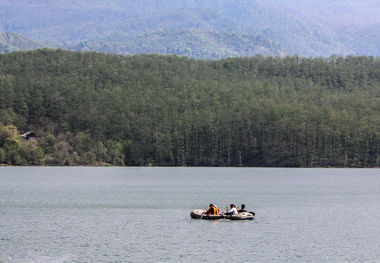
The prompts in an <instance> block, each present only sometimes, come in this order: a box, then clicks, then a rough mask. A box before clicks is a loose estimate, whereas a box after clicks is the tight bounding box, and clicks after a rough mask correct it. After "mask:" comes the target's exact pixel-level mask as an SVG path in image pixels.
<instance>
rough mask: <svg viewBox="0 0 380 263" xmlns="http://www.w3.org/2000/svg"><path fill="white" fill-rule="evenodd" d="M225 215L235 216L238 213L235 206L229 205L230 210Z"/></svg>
mask: <svg viewBox="0 0 380 263" xmlns="http://www.w3.org/2000/svg"><path fill="white" fill-rule="evenodd" d="M224 214H225V215H228V216H231V215H237V214H238V211H237V210H236V206H235V205H234V204H230V210H228V211H227V212H225V213H224Z"/></svg>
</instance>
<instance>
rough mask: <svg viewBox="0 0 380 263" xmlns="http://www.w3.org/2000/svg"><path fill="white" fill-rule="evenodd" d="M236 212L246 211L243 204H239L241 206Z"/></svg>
mask: <svg viewBox="0 0 380 263" xmlns="http://www.w3.org/2000/svg"><path fill="white" fill-rule="evenodd" d="M238 212H239V213H243V212H247V210H245V204H241V208H240V209H239V211H238Z"/></svg>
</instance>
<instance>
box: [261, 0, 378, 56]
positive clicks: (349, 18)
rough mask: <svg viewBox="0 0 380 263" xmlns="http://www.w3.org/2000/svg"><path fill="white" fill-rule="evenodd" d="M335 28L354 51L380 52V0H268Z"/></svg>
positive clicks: (342, 41) (365, 52) (340, 38)
mask: <svg viewBox="0 0 380 263" xmlns="http://www.w3.org/2000/svg"><path fill="white" fill-rule="evenodd" d="M268 1H272V2H276V3H281V4H286V5H287V6H288V7H289V8H291V9H293V10H295V12H297V13H302V14H305V15H307V16H308V17H311V18H312V19H314V20H316V21H319V22H320V23H323V24H325V25H327V26H329V27H330V28H332V29H333V30H334V31H335V32H336V35H337V37H338V38H337V39H338V41H339V42H341V43H344V44H345V46H346V47H347V48H348V49H349V50H351V52H352V53H354V54H360V55H373V56H380V37H379V35H380V34H379V33H380V30H379V28H380V16H379V14H380V0H360V1H347V0H320V1H314V0H268Z"/></svg>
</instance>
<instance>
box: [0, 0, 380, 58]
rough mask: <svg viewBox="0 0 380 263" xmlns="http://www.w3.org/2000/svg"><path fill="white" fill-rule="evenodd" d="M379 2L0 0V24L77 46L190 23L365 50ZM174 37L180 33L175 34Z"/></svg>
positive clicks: (319, 48) (292, 49)
mask: <svg viewBox="0 0 380 263" xmlns="http://www.w3.org/2000/svg"><path fill="white" fill-rule="evenodd" d="M379 3H380V2H379V0H373V1H369V0H363V1H345V0H332V1H327V0H321V1H318V2H317V1H315V0H305V1H301V0H265V1H264V0H234V1H232V0H208V1H203V0H182V1H176V0H144V1H141V0H128V1H123V0H108V1H105V0H91V1H90V0H79V1H73V0H65V1H63V0H34V1H28V0H19V1H10V0H0V29H1V28H2V29H3V31H7V32H17V33H20V34H23V35H25V36H28V37H31V38H33V39H37V40H40V41H49V43H52V45H55V46H66V47H70V46H78V45H82V44H83V42H84V41H87V42H89V43H95V42H98V43H97V44H96V43H95V44H94V45H93V46H100V43H103V44H104V43H106V45H110V42H112V45H113V46H115V48H116V50H121V49H125V48H123V45H124V46H125V45H137V43H134V44H130V41H132V40H133V39H135V40H138V39H140V37H137V36H141V35H143V34H146V33H149V34H153V35H154V34H157V35H160V34H161V32H163V31H173V32H174V31H175V32H182V31H184V30H189V29H190V28H195V29H197V30H200V31H203V32H204V33H203V35H204V34H207V32H219V34H223V32H233V33H237V34H240V33H245V34H249V35H251V36H250V37H253V38H254V37H259V38H266V39H270V40H273V41H274V42H276V43H278V44H279V45H280V46H281V48H282V50H284V52H286V53H287V54H297V55H301V56H330V55H331V54H350V53H361V54H368V55H373V54H377V50H378V47H380V42H379V41H378V39H377V38H376V34H374V33H373V31H371V30H372V28H373V26H374V24H376V21H378V20H379V18H378V16H377V14H378V13H379V11H380V4H379ZM354 26H355V27H354ZM359 26H360V27H359ZM155 31H157V32H155ZM361 34H365V35H367V37H366V39H365V41H369V43H370V45H368V49H367V48H366V43H361V42H360V41H359V42H358V39H360V36H361ZM199 36H200V35H199ZM358 36H359V38H358ZM173 37H174V36H173ZM171 38H172V37H171ZM174 38H176V39H180V35H178V36H176V37H174ZM199 41H201V42H202V41H204V39H200V40H199ZM236 41H237V42H239V39H237V40H236ZM116 42H119V43H122V44H123V45H121V46H118V45H116V44H115V43H116ZM185 42H186V41H184V42H183V43H182V45H185V44H186V43H185ZM163 44H165V45H167V46H170V44H172V43H170V42H168V43H163ZM148 45H149V43H148ZM234 45H239V44H238V43H236V44H234ZM189 48H191V47H189ZM103 49H105V48H103ZM251 49H254V47H251ZM97 50H98V51H101V50H102V49H97ZM116 50H114V51H116ZM147 51H151V52H155V51H154V50H147ZM200 52H202V50H200ZM206 53H209V52H206Z"/></svg>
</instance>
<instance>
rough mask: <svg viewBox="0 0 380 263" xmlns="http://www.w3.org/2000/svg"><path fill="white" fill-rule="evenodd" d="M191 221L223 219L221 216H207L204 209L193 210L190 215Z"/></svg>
mask: <svg viewBox="0 0 380 263" xmlns="http://www.w3.org/2000/svg"><path fill="white" fill-rule="evenodd" d="M190 216H191V218H193V219H205V220H218V219H221V218H223V216H222V215H208V214H206V211H205V210H204V209H195V210H193V211H191V213H190Z"/></svg>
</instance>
